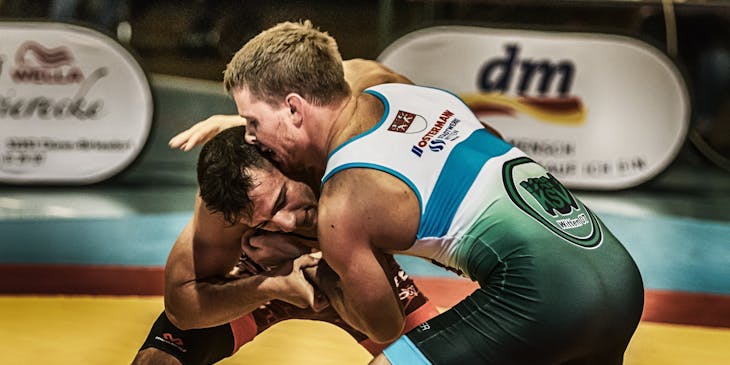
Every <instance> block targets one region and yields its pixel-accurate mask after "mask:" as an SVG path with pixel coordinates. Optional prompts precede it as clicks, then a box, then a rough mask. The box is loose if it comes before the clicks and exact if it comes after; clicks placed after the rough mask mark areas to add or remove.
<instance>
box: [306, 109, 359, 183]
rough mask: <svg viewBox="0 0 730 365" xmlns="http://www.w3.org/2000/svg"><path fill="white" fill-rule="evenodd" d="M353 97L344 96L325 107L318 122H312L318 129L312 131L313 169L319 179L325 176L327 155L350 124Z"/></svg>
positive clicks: (337, 143)
mask: <svg viewBox="0 0 730 365" xmlns="http://www.w3.org/2000/svg"><path fill="white" fill-rule="evenodd" d="M352 100H353V99H351V98H350V97H347V98H343V99H342V100H340V101H337V102H335V103H332V104H330V105H328V106H325V107H323V112H322V113H321V114H320V115H321V118H320V119H319V120H318V121H317V123H315V124H312V125H313V126H316V128H317V129H318V130H316V131H311V133H310V135H311V136H313V146H314V147H313V151H314V153H316V161H318V162H319V163H318V164H316V166H315V168H314V170H315V171H311V172H312V173H313V174H314V176H317V179H321V178H322V177H323V176H324V171H325V168H326V167H327V157H328V156H329V154H330V152H331V151H332V150H334V149H335V148H336V147H337V146H338V145H339V144H340V143H342V142H341V138H342V136H343V131H344V130H345V128H346V127H347V125H348V122H349V120H350V116H351V115H352V113H353V111H354V103H353V102H351V101H352Z"/></svg>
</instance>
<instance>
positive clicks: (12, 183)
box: [0, 0, 730, 364]
mask: <svg viewBox="0 0 730 365" xmlns="http://www.w3.org/2000/svg"><path fill="white" fill-rule="evenodd" d="M300 19H310V20H312V21H313V23H314V24H315V25H316V26H318V27H319V28H320V29H322V30H325V31H327V32H329V33H330V34H331V35H332V36H334V37H335V38H336V39H337V41H338V44H339V47H340V51H341V53H342V56H343V58H344V59H349V58H368V59H378V58H379V57H382V55H383V52H384V51H385V50H386V49H388V47H390V46H391V45H393V44H394V42H396V40H398V39H401V37H403V36H406V35H407V34H411V33H412V32H415V31H418V30H423V29H427V28H432V27H437V26H468V27H476V28H484V29H499V30H501V31H506V32H507V33H509V32H510V31H513V32H515V33H519V32H522V31H535V32H537V33H535V34H537V36H540V35H541V34H544V35H545V37H547V38H548V39H550V38H549V37H557V35H560V34H567V35H571V34H593V35H597V36H596V41H600V40H604V39H609V40H615V41H616V42H619V41H621V40H626V39H628V40H631V42H634V41H636V42H638V43H636V44H639V45H641V49H644V50H647V52H649V53H651V52H656V53H657V54H658V55H659V56H660V58H661V59H662V60H663V59H666V60H667V61H666V64H668V65H670V68H671V69H672V70H675V71H676V75H677V76H678V80H679V81H681V85H680V86H681V90H680V91H682V92H684V91H686V93H687V95H686V96H687V97H686V102H687V114H686V118H685V117H679V118H678V120H667V121H666V122H667V125H669V124H672V123H674V124H672V125H675V124H676V125H679V127H676V128H677V132H676V135H677V136H678V137H677V138H678V144H677V146H676V149H675V147H672V148H671V151H670V153H669V155H668V156H669V157H668V160H667V161H666V164H665V165H662V166H660V167H659V170H660V171H656V173H652V174H651V176H649V177H648V178H647V179H646V180H645V181H644V180H642V181H640V182H638V183H636V184H631V186H618V187H615V188H611V187H608V188H606V187H605V186H604V187H600V188H591V187H590V186H575V188H576V191H577V195H578V196H579V197H580V198H581V199H582V200H584V201H585V202H586V203H587V205H588V206H590V207H592V209H594V210H595V211H597V213H598V214H599V216H601V218H602V219H603V220H604V221H605V222H606V223H607V225H608V226H609V228H611V229H612V230H614V232H615V233H616V235H617V236H618V237H619V238H621V239H622V241H624V242H626V245H627V248H628V249H629V251H630V252H631V253H632V255H634V257H635V259H636V260H637V263H638V264H639V267H640V269H641V270H642V273H643V275H644V279H645V284H646V287H647V292H648V296H647V310H646V311H645V318H644V319H645V322H643V323H649V325H643V326H644V327H640V329H641V328H643V330H642V331H644V332H640V334H642V335H643V336H644V337H641V338H640V340H638V341H639V345H636V346H635V347H633V348H632V349H631V351H633V352H631V353H630V354H632V357H631V358H630V360H631V361H630V363H633V364H651V363H654V364H660V363H661V364H694V363H705V364H710V363H712V364H721V363H728V362H730V357H729V356H728V353H727V351H724V352H723V351H719V350H718V349H719V348H720V345H719V344H722V343H727V341H728V340H730V330H728V328H730V320H729V318H730V1H725V0H705V1H699V0H685V1H670V0H645V1H642V0H550V1H546V0H544V1H539V0H509V1H507V0H378V1H375V0H373V1H365V0H350V1H336V0H316V1H247V0H243V1H241V0H239V1H236V0H66V1H63V0H57V1H56V0H48V1H44V0H33V1H27V0H0V46H2V45H3V43H4V42H7V38H6V36H4V35H3V31H2V29H3V28H2V27H3V25H4V24H5V25H10V24H12V25H13V26H15V25H17V24H21V25H22V24H33V23H34V22H42V23H64V24H73V25H80V26H82V27H84V28H90V29H94V30H96V31H97V32H99V33H101V34H103V35H106V36H108V37H109V39H110V40H111V42H113V43H115V44H116V45H119V46H121V47H123V48H124V49H126V51H127V52H129V53H130V54H131V55H132V56H133V58H134V60H135V61H136V62H137V63H138V64H139V66H140V67H141V69H142V70H143V72H144V76H145V77H146V79H147V80H148V82H149V88H150V92H151V102H152V108H151V113H152V114H151V120H150V121H149V123H150V130H149V136H146V139H145V140H144V141H143V143H142V145H140V150H139V153H138V154H136V155H134V156H132V160H133V161H132V162H131V163H129V164H128V165H127V164H124V166H123V168H121V169H120V170H119V171H116V172H114V173H112V174H108V175H105V176H104V177H103V178H101V179H97V180H95V181H93V182H91V183H86V182H79V181H61V180H53V179H50V180H43V179H40V180H32V179H31V180H28V181H25V182H24V181H21V180H17V179H15V178H13V177H12V176H11V175H7V176H10V178H5V179H4V180H3V179H2V176H3V175H0V322H8V321H13V322H12V323H13V324H12V325H8V326H6V327H4V329H3V327H2V326H0V339H3V340H2V341H0V349H3V351H0V352H4V353H6V355H5V356H6V357H7V359H9V360H8V361H9V362H4V363H27V360H28V359H34V360H39V359H41V360H43V359H45V360H49V361H50V362H51V363H54V362H55V363H57V361H60V360H58V358H59V357H63V356H68V359H70V360H68V363H98V362H105V361H106V360H108V357H106V358H105V357H99V355H98V354H97V353H96V352H94V351H93V350H92V349H87V348H88V346H87V345H88V344H87V343H84V342H76V340H73V338H75V337H74V336H77V337H78V338H82V337H87V334H88V333H90V332H91V333H95V334H97V335H98V336H97V337H96V339H97V340H96V341H99V342H95V343H94V346H99V344H100V343H104V344H106V343H108V342H115V343H121V345H119V346H118V348H115V349H112V350H110V351H111V352H112V358H114V357H117V360H119V359H121V361H119V363H125V362H128V361H126V359H129V360H131V357H130V356H133V355H134V352H136V348H137V346H139V344H141V341H142V339H143V337H144V336H145V335H146V331H147V329H148V326H149V325H151V323H152V321H153V320H154V318H155V317H156V316H157V315H158V314H159V311H160V310H161V309H162V300H161V297H160V295H161V294H162V284H163V279H162V270H163V267H164V264H165V260H166V257H167V253H168V252H169V249H170V247H171V246H172V244H173V243H174V241H175V238H176V237H177V235H178V234H179V232H180V231H181V229H182V227H183V226H184V225H185V223H186V222H187V220H188V219H189V218H190V216H191V213H192V208H193V202H194V196H195V192H196V188H197V187H196V181H195V173H194V171H195V160H196V157H197V151H198V150H197V149H196V150H194V151H192V152H188V153H183V152H180V151H174V150H171V149H169V148H168V147H167V141H168V140H169V139H170V138H171V137H172V136H174V135H175V134H176V133H178V132H180V131H182V130H184V129H185V128H188V127H189V126H191V125H193V124H194V123H196V122H198V121H200V120H203V119H205V118H207V117H208V116H210V115H212V114H231V113H235V112H236V111H235V106H234V105H233V103H232V101H231V99H230V98H229V97H228V96H227V95H225V93H224V92H223V89H222V85H221V81H222V72H223V70H224V69H225V67H226V64H227V62H228V60H229V59H230V58H231V57H232V55H233V54H234V53H235V52H236V51H237V50H238V49H239V48H240V47H241V46H242V45H243V44H244V43H245V42H246V41H247V40H248V39H250V38H251V37H253V36H254V35H256V34H258V33H259V32H260V31H262V30H264V29H266V28H268V27H270V26H272V25H274V24H276V23H278V22H281V21H285V20H300ZM31 28H32V27H31ZM6 34H9V33H6ZM530 34H533V33H530ZM606 37H609V38H606ZM614 37H617V38H614ZM568 39H570V36H568ZM581 39H583V40H585V39H584V38H581ZM588 39H589V40H590V39H591V38H588ZM46 47H51V45H46ZM561 47H564V46H561ZM561 47H558V46H555V47H552V48H550V47H548V48H549V54H548V53H545V52H543V53H544V54H545V56H547V57H550V58H551V59H553V58H555V59H557V58H560V57H561V55H564V54H565V49H564V48H561ZM502 51H503V50H502V49H500V52H502ZM13 52H15V49H12V50H9V49H6V50H2V51H0V72H2V73H7V72H9V71H8V70H10V68H11V66H12V62H13V60H14V59H15V58H14V57H16V56H15V54H14V53H13ZM448 57H451V58H459V57H460V55H458V54H457V55H448ZM601 61H604V62H612V61H611V59H603V60H601ZM429 62H431V61H429V60H427V59H426V60H423V64H424V65H428V64H429ZM595 63H599V62H598V60H597V61H596V62H595ZM3 64H4V65H3ZM586 67H587V66H586ZM619 69H620V68H619ZM397 71H398V70H397ZM443 71H445V72H449V71H450V70H443ZM615 71H616V70H612V71H607V75H608V76H605V78H607V79H609V80H610V79H612V78H613V76H612V74H611V73H610V72H615ZM409 76H410V75H409ZM637 79H638V80H637V81H638V82H639V83H641V82H642V80H641V77H640V75H639V76H637ZM3 80H8V78H7V77H6V78H5V79H2V78H0V81H3ZM416 81H418V80H416ZM0 85H2V87H3V88H4V89H0V97H2V98H3V99H2V103H0V143H3V144H4V145H3V147H4V148H6V150H7V151H10V150H12V149H13V148H15V150H13V151H17V150H18V149H19V148H20V149H22V147H18V146H16V145H12V146H11V145H10V144H11V143H10V142H8V141H9V140H10V139H8V138H9V137H8V136H10V135H13V136H15V135H21V134H18V133H20V132H18V131H17V129H10V128H9V127H8V126H10V125H11V120H13V119H12V118H11V117H10V111H9V110H11V109H12V108H11V106H10V104H11V102H12V100H14V99H13V97H15V95H16V91H14V90H12V91H9V90H10V89H11V88H12V87H11V86H6V85H4V84H0ZM601 86H602V85H597V86H596V88H599V89H600V87H601ZM648 87H649V89H648V90H649V91H648V92H646V93H644V94H642V95H641V96H642V100H641V101H642V103H645V104H653V103H656V104H657V105H659V106H658V107H659V108H662V107H663V106H662V105H660V104H661V103H660V102H658V101H657V100H660V98H661V96H662V95H663V93H664V91H665V90H661V89H658V88H652V85H648ZM616 96H617V93H615V94H613V95H612V94H608V95H604V96H602V98H603V99H604V101H605V102H606V103H608V104H609V105H611V107H613V108H615V109H617V110H618V109H622V107H624V108H625V106H624V105H621V104H620V102H616V101H615V100H614V99H615V97H616ZM683 100H684V99H683ZM595 109H596V108H594V109H593V110H595ZM588 110H589V111H591V109H590V105H589V107H588ZM12 123H15V122H12ZM632 123H633V122H632ZM635 123H636V127H637V128H638V127H639V124H641V121H638V122H635ZM657 123H658V124H652V126H651V128H653V131H654V132H651V130H650V132H649V133H648V135H647V136H646V137H642V138H645V140H646V141H647V143H649V142H651V140H652V139H654V137H657V136H660V135H662V133H664V129H665V128H664V126H663V125H662V124H661V121H659V122H657ZM685 127H686V130H685V129H682V128H685ZM13 128H16V127H13ZM672 128H675V127H672ZM613 132H617V131H615V130H613V129H612V128H611V125H606V126H603V128H602V129H601V133H604V134H605V135H610V134H611V133H613ZM657 138H658V137H657ZM11 147H12V148H11ZM26 147H27V146H26ZM597 148H598V146H597ZM622 148H623V147H622ZM2 151H5V150H3V149H0V152H2ZM622 152H623V150H622V149H618V148H617V149H616V150H615V151H611V150H610V149H609V153H614V154H617V155H618V154H621V153H622ZM21 155H22V154H21ZM13 156H16V154H12V153H11V152H7V153H6V152H2V153H0V167H2V166H3V165H2V164H3V163H4V164H5V165H6V166H10V165H13V164H16V163H20V162H23V161H20V162H18V161H15V159H16V157H13ZM23 159H25V157H23ZM13 166H15V165H13ZM0 170H2V169H0ZM399 261H401V262H402V263H403V265H404V267H405V268H406V270H407V271H408V272H409V273H411V274H412V275H414V276H416V277H421V278H430V277H438V278H444V279H445V280H446V279H448V280H457V279H456V278H454V277H452V276H450V275H448V274H442V273H439V272H435V271H433V270H432V269H431V268H430V267H428V265H424V263H422V262H420V261H418V260H413V259H410V258H404V257H400V258H399ZM457 291H458V290H457ZM88 295H91V296H93V297H92V298H107V299H108V298H109V296H111V298H127V299H124V300H132V301H133V303H131V304H122V307H119V309H115V310H118V311H120V312H121V313H125V311H126V309H125V308H127V307H126V306H127V305H132V306H136V307H135V308H136V309H134V311H130V312H128V313H127V314H126V316H124V318H125V319H124V320H125V321H128V322H129V323H133V324H134V325H133V326H131V327H129V328H127V327H124V328H123V329H121V330H114V331H112V332H114V333H115V334H116V335H110V334H108V332H104V334H101V333H96V332H94V331H96V330H97V329H95V327H97V326H96V324H93V323H91V324H84V325H80V326H78V328H77V329H74V330H70V329H69V328H68V326H67V324H68V323H66V324H64V325H60V326H59V327H63V328H64V329H63V330H58V332H56V331H55V330H53V329H46V331H50V332H46V333H44V334H45V335H48V334H51V335H57V334H59V333H62V332H61V331H70V332H68V333H70V335H69V336H70V337H69V338H72V340H70V342H66V344H65V345H63V346H61V347H58V346H56V347H48V346H51V345H48V344H43V343H33V341H32V338H33V336H35V335H37V333H34V332H32V331H31V332H30V333H29V334H25V335H22V334H20V335H19V333H21V332H23V329H24V327H25V326H24V325H23V323H36V322H38V321H39V320H38V319H32V318H31V317H33V318H36V317H37V315H38V314H36V313H43V312H45V313H56V314H57V315H59V316H68V317H69V318H73V320H69V321H72V323H76V322H75V321H87V320H85V319H84V317H83V314H78V313H75V312H77V311H75V310H71V309H68V308H75V306H77V305H80V307H78V308H86V309H83V310H86V313H87V314H88V316H92V314H89V313H92V312H93V313H96V312H95V311H98V312H99V314H98V316H99V317H93V318H94V319H93V320H94V321H97V322H96V323H97V324H98V323H103V324H104V325H110V324H109V323H107V322H106V321H107V320H106V319H103V320H102V319H99V318H102V317H103V313H104V310H103V309H94V310H91V311H90V310H88V308H96V307H93V305H94V304H88V303H86V302H84V303H83V304H79V303H78V302H76V301H75V300H78V299H79V298H87V297H86V296H88ZM434 295H436V294H434ZM457 295H458V294H457ZM49 298H50V300H51V301H47V300H49ZM132 298H143V299H142V301H141V302H139V301H135V300H137V299H132ZM87 299H88V298H87ZM58 300H61V301H62V302H58ZM84 300H86V299H84ZM115 300H116V299H115ZM119 300H122V299H119ZM39 303H40V304H39ZM59 303H61V304H59ZM442 303H443V304H442V305H443V306H447V305H448V303H449V301H445V302H442ZM102 305H103V306H106V307H108V308H111V307H113V304H110V303H108V302H105V303H104V304H102ZM89 306H91V307H89ZM24 308H25V309H27V308H37V312H33V314H29V313H28V312H27V311H24ZM51 308H53V309H51ZM59 308H67V310H66V311H62V312H58V310H59ZM114 308H117V307H114ZM54 310H55V311H56V312H54ZM83 310H82V311H83ZM135 311H136V312H135ZM132 313H141V314H137V315H134V314H132ZM89 318H92V317H89ZM116 321H119V319H118V318H117V319H116ZM43 322H44V323H46V322H47V321H45V320H44V321H43ZM79 323H80V322H79ZM114 323H115V324H114V325H116V323H117V322H114ZM652 323H664V324H670V325H684V326H689V327H671V330H672V331H675V330H677V331H679V332H672V335H671V336H669V337H665V335H666V333H667V332H661V331H665V328H664V327H661V328H660V329H658V330H657V327H651V326H652V325H651V324H652ZM49 328H52V326H50V327H49ZM698 328H705V329H706V328H710V329H711V331H712V332H702V333H696V332H687V331H690V330H691V331H694V330H695V329H698ZM654 331H659V332H660V333H658V332H654ZM682 331H685V332H682ZM708 333H709V334H708ZM18 336H20V337H21V338H24V340H23V344H24V346H29V347H23V346H15V345H12V342H8V341H11V340H12V341H17V339H18ZM23 336H26V337H23ZM110 336H111V337H110ZM672 336H674V337H672ZM693 336H694V337H693ZM650 337H652V338H654V339H655V341H658V342H652V340H651V339H650ZM688 338H695V339H697V340H696V342H697V343H696V344H693V345H681V344H683V343H685V342H686V341H685V340H687V339H688ZM79 341H80V340H79ZM31 343H33V345H29V344H31ZM34 346H35V347H34ZM102 346H104V345H102ZM682 346H689V347H687V348H686V350H687V351H685V352H682V351H683V350H682V349H683V347H682ZM82 349H83V350H82ZM650 351H659V352H660V353H667V354H675V355H670V356H667V357H665V358H663V359H662V360H661V362H658V361H657V360H647V358H646V357H643V356H645V355H644V354H645V353H648V352H650ZM673 351H679V354H678V355H677V353H676V352H673ZM29 353H32V355H29ZM80 353H81V354H82V355H79V354H80ZM698 353H699V354H701V355H702V356H705V358H704V359H705V361H699V362H695V361H694V360H691V359H690V358H689V356H690V354H695V355H696V354H698ZM8 354H9V355H8ZM79 356H81V358H80V357H79ZM2 359H3V355H0V362H3V361H1V360H2ZM7 359H6V360H7ZM101 359H103V360H101ZM54 360H56V361H54ZM61 362H64V361H61ZM283 363H285V362H283Z"/></svg>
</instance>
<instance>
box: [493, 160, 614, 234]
mask: <svg viewBox="0 0 730 365" xmlns="http://www.w3.org/2000/svg"><path fill="white" fill-rule="evenodd" d="M502 174H503V175H502V178H503V179H504V187H505V189H506V190H507V193H508V194H509V197H510V198H511V199H512V201H513V202H514V203H515V204H516V205H517V206H518V207H519V208H520V209H521V210H522V211H523V212H525V213H526V214H528V215H530V216H531V217H532V218H534V219H535V220H537V221H538V222H539V223H540V224H542V225H543V226H545V227H546V228H547V229H549V230H550V231H552V232H553V233H555V234H556V235H557V236H559V237H561V238H562V239H564V240H566V241H568V242H570V243H572V244H575V245H578V246H581V247H586V248H590V247H597V246H598V245H600V244H601V241H602V239H603V235H602V232H601V226H600V225H599V224H598V220H597V218H596V216H595V215H594V214H593V212H591V211H590V210H588V208H586V207H585V206H584V205H583V203H581V202H580V201H579V200H578V199H576V198H575V196H573V194H571V192H570V191H568V189H566V188H565V186H563V184H561V183H560V182H559V181H558V180H557V179H556V178H555V177H554V176H553V175H551V174H550V173H549V172H547V171H546V170H545V169H544V168H543V167H542V166H540V165H539V164H538V163H536V162H535V161H533V160H531V159H529V158H527V157H520V158H517V159H514V160H511V161H508V162H507V163H505V164H504V167H503V170H502ZM526 176H527V177H526Z"/></svg>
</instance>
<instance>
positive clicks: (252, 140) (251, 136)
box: [244, 128, 258, 145]
mask: <svg viewBox="0 0 730 365" xmlns="http://www.w3.org/2000/svg"><path fill="white" fill-rule="evenodd" d="M244 139H245V141H246V143H248V144H253V145H255V144H258V141H257V140H256V135H255V134H253V133H251V129H250V128H246V135H245V136H244Z"/></svg>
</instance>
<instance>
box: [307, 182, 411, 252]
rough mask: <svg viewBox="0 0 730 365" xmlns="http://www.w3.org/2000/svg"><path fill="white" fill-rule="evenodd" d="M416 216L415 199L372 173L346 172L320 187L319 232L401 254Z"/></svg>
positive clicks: (400, 184)
mask: <svg viewBox="0 0 730 365" xmlns="http://www.w3.org/2000/svg"><path fill="white" fill-rule="evenodd" d="M419 212H420V205H419V203H418V199H417V197H416V196H415V194H414V193H413V191H412V190H411V189H410V188H409V187H408V186H407V185H406V184H405V183H404V182H403V181H401V180H400V179H398V178H396V177H394V176H392V175H390V174H388V173H385V172H382V171H378V170H374V169H368V168H352V169H346V170H343V171H340V172H338V173H337V174H335V175H334V176H333V177H332V178H330V179H329V180H328V181H327V183H326V184H325V185H324V187H323V190H322V196H321V197H320V201H319V224H320V227H319V232H320V234H322V233H323V230H327V231H329V233H330V234H331V233H332V232H334V231H338V233H337V234H338V236H339V235H341V236H343V237H346V236H347V235H350V234H351V235H354V236H357V237H358V238H362V237H367V240H368V241H369V242H370V243H371V244H372V245H374V246H377V247H379V248H381V249H384V250H402V249H406V248H408V247H410V245H411V244H412V243H413V242H414V240H415V237H416V233H417V231H418V222H419V220H420V213H419ZM320 238H321V237H320Z"/></svg>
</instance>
